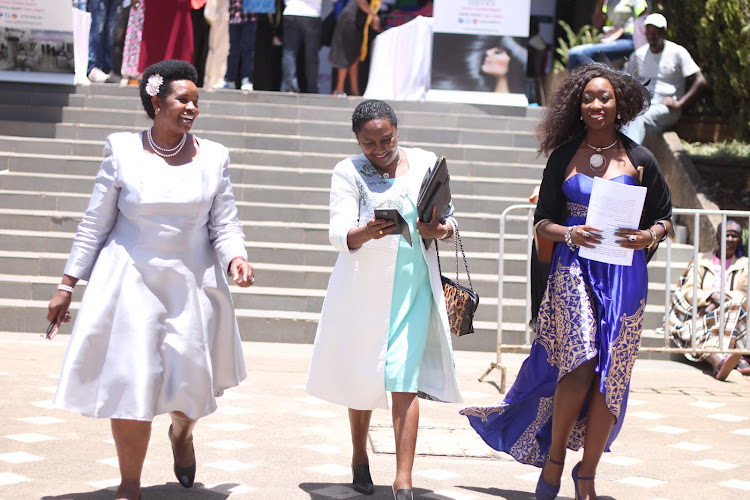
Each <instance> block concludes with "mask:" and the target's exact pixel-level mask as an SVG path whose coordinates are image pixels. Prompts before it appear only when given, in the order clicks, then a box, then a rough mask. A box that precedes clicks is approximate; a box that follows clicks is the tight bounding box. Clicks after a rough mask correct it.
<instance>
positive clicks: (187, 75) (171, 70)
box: [138, 59, 198, 120]
mask: <svg viewBox="0 0 750 500" xmlns="http://www.w3.org/2000/svg"><path fill="white" fill-rule="evenodd" d="M152 75H159V76H161V77H162V78H163V79H164V83H162V84H161V86H160V87H159V93H158V94H156V95H157V96H159V99H164V98H165V97H167V94H168V93H169V90H170V88H171V84H172V82H174V81H176V80H190V81H191V82H193V83H194V84H196V85H198V70H196V69H195V66H193V65H192V64H190V63H189V62H185V61H180V60H179V59H168V60H166V61H161V62H158V63H155V64H152V65H151V66H149V67H148V68H146V70H145V71H144V72H143V75H142V76H141V83H140V84H139V85H138V90H139V91H140V93H141V102H142V103H143V109H144V110H146V114H147V115H148V117H149V118H151V119H152V120H153V119H154V116H156V112H155V111H154V105H153V104H151V96H150V95H148V94H147V93H146V84H147V83H148V79H149V78H150V77H151V76H152Z"/></svg>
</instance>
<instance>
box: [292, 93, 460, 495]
mask: <svg viewBox="0 0 750 500" xmlns="http://www.w3.org/2000/svg"><path fill="white" fill-rule="evenodd" d="M397 126H398V122H397V119H396V114H395V113H394V112H393V109H391V107H390V106H389V105H388V104H386V103H385V102H383V101H376V100H369V101H365V102H362V103H361V104H359V105H358V106H357V108H356V109H355V110H354V114H353V116H352V129H353V131H354V135H355V136H356V138H357V143H358V144H359V147H360V148H361V149H362V154H360V155H357V156H352V157H351V158H347V159H346V160H343V161H341V162H340V163H339V164H338V165H336V168H334V170H333V179H332V181H331V218H330V228H329V240H330V242H331V244H332V245H333V246H334V247H335V248H336V249H337V250H338V251H339V257H338V259H337V260H336V265H335V267H334V269H333V273H332V274H331V280H330V282H329V284H328V290H327V292H326V298H325V301H324V302H323V310H322V312H321V318H320V323H319V324H318V332H317V335H316V337H315V347H314V350H313V356H312V360H311V362H310V369H309V371H308V375H307V387H306V388H307V391H308V392H309V393H310V394H312V395H313V396H315V397H317V398H320V399H324V400H326V401H330V402H332V403H336V404H340V405H343V406H346V407H348V408H349V422H350V426H351V433H352V445H353V448H354V449H353V453H352V463H351V465H352V474H353V481H352V482H353V486H354V489H355V490H356V491H358V492H360V493H364V494H366V495H370V494H373V493H374V491H375V489H374V485H373V483H372V478H371V477H370V471H369V460H368V457H367V432H368V429H369V425H370V417H371V416H372V410H373V409H374V408H388V399H387V396H386V392H390V393H391V397H392V403H393V409H392V416H393V428H394V432H395V435H396V479H395V481H394V483H393V494H394V497H395V498H397V499H398V500H408V499H412V498H413V493H412V482H411V480H412V477H411V471H412V465H413V463H414V450H415V446H416V441H417V428H418V424H419V404H418V400H417V393H419V395H420V397H427V398H430V399H435V400H440V401H449V402H459V401H461V395H460V393H459V390H458V384H457V382H456V374H455V370H454V366H453V351H452V347H451V339H450V329H449V326H448V317H447V314H446V309H445V297H444V296H443V287H442V284H441V281H440V273H439V271H438V263H437V257H436V252H435V247H436V246H437V241H436V242H435V243H434V244H432V245H429V243H431V240H432V239H445V238H449V237H450V236H451V235H452V234H453V230H454V228H455V227H456V226H457V223H456V220H455V219H454V218H453V207H452V206H451V205H449V206H448V207H447V208H446V210H445V213H443V214H441V216H436V214H435V213H434V211H433V215H432V218H431V220H430V222H429V223H428V222H420V221H419V220H418V219H417V210H416V202H417V197H418V195H419V190H420V187H421V184H422V179H423V178H424V175H425V173H426V172H427V171H428V169H429V168H431V167H432V166H433V165H434V164H435V161H436V159H437V157H436V156H435V154H434V153H430V152H428V151H424V150H422V149H417V148H400V147H399V145H398V131H397ZM377 209H397V210H398V211H399V213H401V215H402V216H403V218H404V219H405V220H406V221H407V223H408V225H409V232H410V237H411V244H409V243H408V242H407V241H406V239H405V238H404V237H403V236H402V235H401V234H393V232H394V229H395V226H394V223H393V222H392V221H388V220H382V219H376V218H375V210H377ZM424 239H427V240H428V244H427V245H426V244H425V243H424Z"/></svg>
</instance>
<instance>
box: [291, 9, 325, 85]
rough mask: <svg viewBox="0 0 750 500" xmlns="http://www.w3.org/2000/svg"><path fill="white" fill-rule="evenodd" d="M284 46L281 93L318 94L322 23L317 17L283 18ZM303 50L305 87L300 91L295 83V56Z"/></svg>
mask: <svg viewBox="0 0 750 500" xmlns="http://www.w3.org/2000/svg"><path fill="white" fill-rule="evenodd" d="M283 23H284V24H283V29H284V45H283V47H282V53H281V71H282V74H283V76H284V77H283V81H282V84H281V90H282V91H283V92H300V90H302V91H303V92H307V93H310V94H317V93H318V52H319V51H320V35H321V28H322V21H321V20H320V18H319V17H307V16H283ZM303 47H304V50H305V80H306V82H307V85H306V87H305V88H304V89H300V86H299V83H298V82H297V54H299V51H300V50H301V49H302V48H303Z"/></svg>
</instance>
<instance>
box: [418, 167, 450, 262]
mask: <svg viewBox="0 0 750 500" xmlns="http://www.w3.org/2000/svg"><path fill="white" fill-rule="evenodd" d="M450 202H451V186H450V175H448V165H447V163H446V161H445V156H439V157H438V159H437V161H436V162H435V165H434V166H433V167H432V168H431V169H430V170H428V171H427V173H426V174H425V176H424V180H423V181H422V187H421V188H420V190H419V198H417V211H418V212H419V220H420V221H422V222H431V220H432V208H433V207H437V212H436V213H437V217H439V218H440V221H441V222H442V218H443V214H444V213H445V209H446V208H448V205H449V204H450ZM431 243H432V239H429V240H427V239H426V240H425V247H426V248H429V247H430V244H431Z"/></svg>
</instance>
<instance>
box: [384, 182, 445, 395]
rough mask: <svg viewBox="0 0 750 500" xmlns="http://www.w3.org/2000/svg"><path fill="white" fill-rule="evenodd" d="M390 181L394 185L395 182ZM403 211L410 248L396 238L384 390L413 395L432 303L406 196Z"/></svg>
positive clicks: (413, 214) (414, 220)
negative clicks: (397, 242)
mask: <svg viewBox="0 0 750 500" xmlns="http://www.w3.org/2000/svg"><path fill="white" fill-rule="evenodd" d="M389 181H390V182H394V181H395V179H389ZM402 210H403V212H402V213H401V215H402V216H403V217H404V220H406V222H407V223H408V224H409V232H410V233H411V241H412V244H413V246H409V244H408V243H407V242H406V240H405V239H404V237H403V236H400V235H399V236H398V238H399V244H398V254H397V256H396V272H395V276H394V278H393V295H392V300H391V319H390V328H389V331H388V351H387V353H386V356H385V389H386V391H390V392H414V393H416V392H417V387H418V382H419V367H420V365H421V364H422V355H423V354H424V350H425V345H426V343H427V330H428V327H429V322H430V313H431V312H432V305H433V302H434V301H433V299H432V287H431V285H430V275H429V268H428V266H427V262H426V261H425V259H424V255H423V254H422V246H421V244H420V238H421V237H420V236H419V233H418V232H417V207H416V206H415V205H414V202H413V201H412V200H411V199H410V198H409V197H408V196H405V197H404V203H403V208H402Z"/></svg>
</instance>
